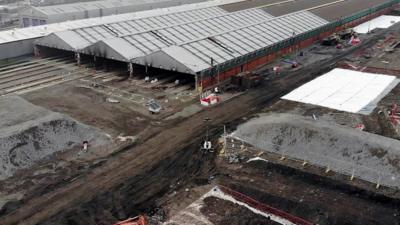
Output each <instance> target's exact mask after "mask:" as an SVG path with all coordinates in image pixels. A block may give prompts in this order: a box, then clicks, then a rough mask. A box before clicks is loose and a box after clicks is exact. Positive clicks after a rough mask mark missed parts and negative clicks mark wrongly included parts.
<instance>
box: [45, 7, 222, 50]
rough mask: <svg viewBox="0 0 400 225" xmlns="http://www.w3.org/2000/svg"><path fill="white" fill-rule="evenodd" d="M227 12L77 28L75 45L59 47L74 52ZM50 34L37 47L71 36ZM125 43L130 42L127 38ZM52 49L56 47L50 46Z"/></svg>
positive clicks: (208, 10) (180, 14) (193, 12)
mask: <svg viewBox="0 0 400 225" xmlns="http://www.w3.org/2000/svg"><path fill="white" fill-rule="evenodd" d="M225 14H227V12H225V11H224V10H222V9H220V8H219V7H208V8H203V9H195V10H189V11H182V12H177V13H171V14H167V15H161V16H154V17H146V18H140V19H133V20H127V21H122V22H116V23H109V24H104V25H98V26H92V27H85V28H78V29H74V30H71V31H70V32H73V33H75V35H74V39H75V41H74V42H73V43H75V45H71V46H69V47H68V48H64V47H65V46H64V45H63V43H65V42H66V41H60V45H61V46H62V47H63V48H64V50H70V51H76V50H78V49H82V48H84V47H87V46H89V45H91V44H92V43H95V42H98V41H101V40H105V39H109V38H115V37H120V36H124V35H127V34H136V33H141V32H145V31H149V30H153V29H160V28H162V27H169V26H173V25H176V24H182V23H186V22H191V21H196V20H201V19H204V18H208V17H216V16H219V15H225ZM56 34H57V32H56V33H54V34H50V35H49V36H47V37H44V38H42V39H40V40H38V41H37V44H38V45H42V46H48V43H54V41H53V40H52V39H53V38H56V39H70V38H71V35H69V33H61V34H57V35H56ZM127 41H130V39H129V38H128V39H127ZM52 47H54V48H60V47H57V45H55V46H52Z"/></svg>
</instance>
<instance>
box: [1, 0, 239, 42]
mask: <svg viewBox="0 0 400 225" xmlns="http://www.w3.org/2000/svg"><path fill="white" fill-rule="evenodd" d="M241 1H244V0H214V1H206V2H201V3H195V4H187V5H180V6H174V7H168V8H161V9H153V10H147V11H141V12H134V13H125V14H119V15H112V16H104V17H97V18H90V19H83V20H74V21H67V22H62V23H54V24H49V25H42V26H34V27H27V28H19V29H13V30H5V31H0V44H3V43H7V42H13V41H20V40H25V39H32V38H38V37H43V36H45V35H48V34H50V33H53V32H57V31H63V30H71V29H77V28H83V27H90V26H96V25H101V24H109V23H115V22H121V21H129V20H133V19H139V18H146V17H151V16H159V15H168V14H171V13H177V12H182V11H188V10H194V9H201V8H208V7H213V6H218V5H223V4H229V3H234V2H241Z"/></svg>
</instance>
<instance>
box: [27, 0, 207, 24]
mask: <svg viewBox="0 0 400 225" xmlns="http://www.w3.org/2000/svg"><path fill="white" fill-rule="evenodd" d="M202 1H204V0H179V1H176V0H108V1H93V2H80V3H72V4H63V5H54V6H42V7H35V6H31V7H28V8H26V9H24V10H22V11H20V25H21V27H29V26H38V25H44V24H50V23H58V22H63V21H69V20H78V19H87V18H93V17H102V16H108V15H115V14H122V13H129V12H137V11H143V10H149V9H154V8H164V7H169V6H177V5H182V4H188V3H195V2H202Z"/></svg>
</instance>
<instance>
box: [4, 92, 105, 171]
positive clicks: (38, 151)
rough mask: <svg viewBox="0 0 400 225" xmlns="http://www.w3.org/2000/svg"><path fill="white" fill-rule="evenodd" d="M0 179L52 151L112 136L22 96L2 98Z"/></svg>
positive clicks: (100, 140)
mask: <svg viewBox="0 0 400 225" xmlns="http://www.w3.org/2000/svg"><path fill="white" fill-rule="evenodd" d="M0 118H1V120H0V179H5V178H7V177H10V176H12V175H13V174H14V172H15V171H16V170H17V169H20V168H27V167H29V166H31V165H32V164H33V163H34V162H35V161H38V160H40V159H43V158H45V157H47V156H50V155H51V154H53V153H55V152H58V151H64V150H69V149H73V148H75V147H78V146H80V145H81V143H82V142H83V141H84V140H88V141H89V142H90V144H91V146H93V147H95V146H99V145H104V144H107V143H108V142H109V141H110V140H109V138H108V137H107V136H106V135H105V134H104V133H102V132H101V131H100V130H98V129H96V128H93V127H90V126H87V125H85V124H82V123H80V122H78V121H76V120H74V119H72V118H71V117H68V116H66V115H63V114H60V113H55V112H52V111H49V110H46V109H44V108H41V107H38V106H35V105H33V104H31V103H29V102H28V101H26V100H24V99H22V98H20V97H18V96H7V97H2V98H0Z"/></svg>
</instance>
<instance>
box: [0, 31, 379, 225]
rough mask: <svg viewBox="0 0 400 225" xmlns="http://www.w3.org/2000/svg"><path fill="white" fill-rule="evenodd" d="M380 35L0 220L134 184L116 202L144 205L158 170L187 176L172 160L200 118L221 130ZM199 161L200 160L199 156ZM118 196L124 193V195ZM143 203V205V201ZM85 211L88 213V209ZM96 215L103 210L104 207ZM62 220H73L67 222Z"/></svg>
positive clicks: (159, 188)
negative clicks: (163, 165)
mask: <svg viewBox="0 0 400 225" xmlns="http://www.w3.org/2000/svg"><path fill="white" fill-rule="evenodd" d="M382 33H383V32H381V33H380V34H377V35H375V36H374V37H373V38H371V39H369V40H368V41H364V42H363V43H362V44H360V45H359V46H357V47H353V48H350V49H347V50H345V51H343V52H342V53H341V54H338V55H337V56H335V57H332V58H330V59H328V60H324V61H322V62H318V63H316V64H315V65H310V66H308V67H304V68H302V69H300V70H298V71H296V72H293V73H289V74H288V75H285V76H284V77H282V78H280V79H277V80H276V81H273V82H270V83H268V84H266V85H264V86H262V87H260V88H258V89H253V90H251V91H248V92H247V93H246V94H244V95H241V96H239V97H237V98H234V99H232V100H230V101H228V102H225V103H223V104H221V105H218V106H217V107H213V108H211V109H209V110H203V111H201V112H199V113H197V114H195V115H194V116H192V117H191V118H189V119H187V120H183V121H180V122H179V123H177V124H173V125H171V127H170V128H169V129H165V130H163V131H162V132H160V133H158V134H157V135H155V136H154V137H152V138H150V139H148V140H147V141H146V142H144V143H142V144H140V145H138V146H136V147H134V148H132V149H128V150H126V151H124V152H121V153H120V154H117V155H114V156H112V157H110V158H109V159H108V160H107V161H106V162H104V163H102V164H101V165H99V166H97V167H96V168H93V169H92V170H90V171H87V172H86V173H84V174H82V175H80V176H79V177H78V178H76V179H75V180H73V181H65V183H63V185H60V186H58V188H56V189H54V190H48V192H47V193H45V194H43V193H40V194H39V195H36V196H35V195H33V197H31V198H30V199H23V200H22V201H21V202H17V203H15V204H14V205H13V207H10V208H5V209H3V213H2V215H1V217H0V224H7V225H11V224H26V225H30V224H44V223H45V222H46V221H50V220H53V221H54V220H55V219H57V218H65V217H69V216H72V217H73V214H71V212H72V211H73V210H74V209H77V208H79V207H80V206H83V205H84V204H86V203H89V202H93V201H95V202H96V203H97V204H101V206H102V207H104V208H107V205H106V204H107V203H109V202H107V201H101V200H102V199H103V198H102V196H105V195H107V194H110V192H115V191H116V190H121V188H123V187H125V188H126V187H129V186H131V187H133V186H137V187H139V188H133V189H129V188H127V189H126V190H125V191H128V193H129V194H131V195H130V197H129V199H121V201H130V200H132V199H135V198H136V201H135V204H134V205H136V206H148V204H149V201H147V200H148V199H150V198H151V196H152V195H157V194H158V195H160V194H163V193H165V192H166V190H167V189H168V188H169V185H170V182H168V176H166V177H165V178H166V179H163V174H165V173H169V174H173V175H174V176H175V177H182V176H184V174H187V171H185V170H186V169H185V164H183V165H182V164H180V163H178V161H179V160H182V159H179V160H178V159H177V158H176V156H177V155H179V154H177V153H179V152H181V154H182V152H183V150H185V149H187V148H188V147H190V146H193V143H199V141H200V140H201V138H202V134H203V133H204V132H205V130H206V125H205V123H204V121H203V120H204V118H206V117H209V118H210V119H211V122H210V123H211V126H212V127H213V128H215V129H218V131H222V125H223V124H227V123H229V122H232V121H235V120H238V119H241V118H243V117H245V116H248V115H251V114H253V113H255V112H257V111H258V110H260V109H261V108H262V107H265V105H266V104H269V103H272V102H273V101H275V100H277V99H278V98H279V97H280V96H282V95H283V94H285V93H287V92H289V91H291V90H293V89H294V88H296V87H298V86H300V85H302V84H303V83H305V82H307V81H309V80H311V79H313V78H314V77H316V76H318V75H320V74H321V73H324V72H326V71H327V70H329V69H331V68H332V67H333V66H334V64H335V63H336V62H337V61H339V60H340V59H342V58H343V57H345V56H347V55H349V54H351V53H353V52H354V51H356V50H358V49H360V48H366V47H368V46H370V45H372V44H374V43H375V42H376V40H377V39H379V37H380V36H381V35H382ZM321 65H322V66H321ZM194 150H197V149H196V148H194V149H193V150H192V151H194ZM189 152H190V151H189ZM186 158H187V159H188V160H189V161H190V160H195V159H193V158H191V157H190V155H189V156H187V157H186ZM176 160H178V161H176ZM165 162H168V163H167V165H168V166H165V167H162V169H163V170H166V171H160V172H162V173H157V172H154V171H159V169H158V168H157V167H158V166H160V163H165ZM176 163H178V164H177V165H176V166H177V167H175V166H174V165H175V164H176ZM199 163H201V160H200V162H199ZM179 165H181V166H179ZM198 171H200V170H198ZM192 172H193V171H192ZM195 174H196V173H195ZM195 174H194V175H195ZM183 178H184V177H183ZM122 190H123V189H122ZM122 192H123V191H121V193H122ZM124 194H125V195H126V196H128V194H127V193H124ZM121 197H124V196H121ZM144 202H146V204H144V205H143V203H144ZM98 207H100V206H98ZM143 208H144V207H143ZM107 209H108V208H107ZM139 209H140V208H139ZM115 211H120V210H115ZM87 213H89V214H90V212H87ZM97 213H98V214H102V215H103V214H105V213H104V210H101V211H99V212H97ZM112 216H115V215H109V217H110V218H111V217H112ZM122 216H124V215H121V217H122ZM72 221H73V220H72ZM78 221H79V222H78ZM63 222H65V223H67V224H74V223H72V222H71V223H69V222H68V221H63ZM75 224H102V223H100V222H99V221H98V220H94V221H85V220H75Z"/></svg>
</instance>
